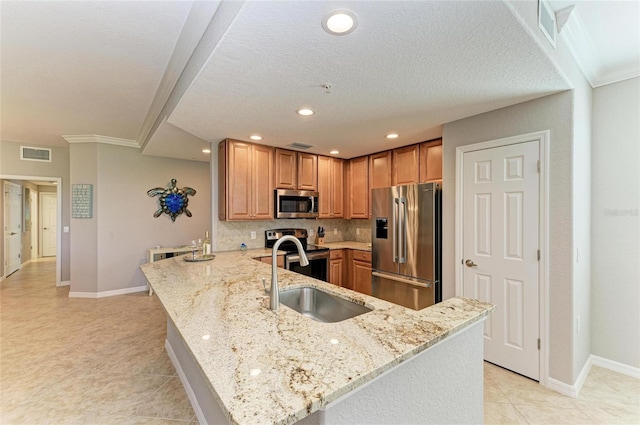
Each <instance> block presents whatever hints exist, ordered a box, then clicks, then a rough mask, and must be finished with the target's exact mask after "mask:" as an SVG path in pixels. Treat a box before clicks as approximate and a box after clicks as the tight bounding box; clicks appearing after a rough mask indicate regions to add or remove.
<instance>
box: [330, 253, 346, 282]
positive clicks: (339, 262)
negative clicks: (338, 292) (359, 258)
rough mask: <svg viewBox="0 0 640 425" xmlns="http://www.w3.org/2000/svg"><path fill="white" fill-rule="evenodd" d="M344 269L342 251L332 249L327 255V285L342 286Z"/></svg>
mask: <svg viewBox="0 0 640 425" xmlns="http://www.w3.org/2000/svg"><path fill="white" fill-rule="evenodd" d="M344 269H345V267H344V250H342V249H332V250H331V251H330V253H329V283H333V284H334V285H338V286H343V285H342V283H343V282H344V274H345V273H344Z"/></svg>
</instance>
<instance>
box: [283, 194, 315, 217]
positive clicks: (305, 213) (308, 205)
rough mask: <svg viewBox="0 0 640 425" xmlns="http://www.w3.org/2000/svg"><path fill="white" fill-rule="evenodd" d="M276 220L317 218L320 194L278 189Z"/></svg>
mask: <svg viewBox="0 0 640 425" xmlns="http://www.w3.org/2000/svg"><path fill="white" fill-rule="evenodd" d="M274 205H275V209H276V211H275V216H276V218H317V217H318V192H313V191H310V190H288V189H276V191H275V202H274Z"/></svg>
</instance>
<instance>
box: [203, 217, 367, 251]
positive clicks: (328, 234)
mask: <svg viewBox="0 0 640 425" xmlns="http://www.w3.org/2000/svg"><path fill="white" fill-rule="evenodd" d="M318 226H322V227H324V228H325V236H324V240H325V242H336V241H357V242H371V220H355V219H354V220H343V219H332V220H331V219H279V220H272V221H219V222H218V231H217V235H216V238H215V240H213V241H212V242H213V245H214V246H213V249H214V250H217V251H233V250H237V249H240V245H241V244H242V243H243V242H244V243H245V244H246V245H247V247H248V248H262V247H264V232H265V230H267V229H281V228H289V227H291V228H302V229H307V231H309V232H310V231H311V230H313V236H309V242H310V243H313V242H315V239H316V233H317V231H318ZM334 229H335V230H336V231H337V234H335V233H334ZM251 232H256V238H255V239H251Z"/></svg>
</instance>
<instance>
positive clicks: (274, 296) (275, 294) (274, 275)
mask: <svg viewBox="0 0 640 425" xmlns="http://www.w3.org/2000/svg"><path fill="white" fill-rule="evenodd" d="M286 241H292V242H293V243H294V244H296V247H297V248H298V254H300V265H301V266H303V267H304V266H307V265H309V259H307V255H306V254H305V253H304V248H303V247H302V243H300V239H298V238H296V237H295V236H291V235H286V236H283V237H281V238H280V239H278V240H277V241H276V243H275V244H273V251H272V253H271V292H270V293H269V308H271V310H273V311H276V310H278V308H280V291H279V289H278V272H277V270H278V256H277V252H278V247H279V246H280V245H282V243H283V242H286Z"/></svg>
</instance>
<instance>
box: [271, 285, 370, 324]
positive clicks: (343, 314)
mask: <svg viewBox="0 0 640 425" xmlns="http://www.w3.org/2000/svg"><path fill="white" fill-rule="evenodd" d="M280 303H281V304H284V305H286V306H287V307H289V308H291V309H293V310H295V311H297V312H298V313H300V314H302V315H303V316H306V317H309V318H311V319H313V320H315V321H318V322H325V323H334V322H341V321H343V320H347V319H351V318H352V317H356V316H359V315H361V314H364V313H368V312H370V311H371V310H372V309H370V308H369V307H365V306H363V305H360V304H356V303H354V302H352V301H348V300H345V299H344V298H340V297H336V296H334V295H330V294H327V293H326V292H324V291H321V290H319V289H317V288H311V287H302V288H295V289H287V290H284V291H281V292H280Z"/></svg>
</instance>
